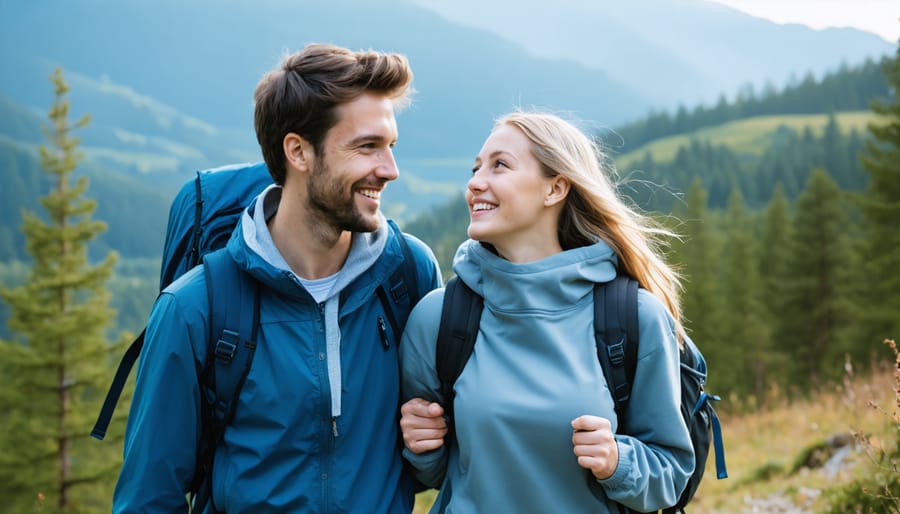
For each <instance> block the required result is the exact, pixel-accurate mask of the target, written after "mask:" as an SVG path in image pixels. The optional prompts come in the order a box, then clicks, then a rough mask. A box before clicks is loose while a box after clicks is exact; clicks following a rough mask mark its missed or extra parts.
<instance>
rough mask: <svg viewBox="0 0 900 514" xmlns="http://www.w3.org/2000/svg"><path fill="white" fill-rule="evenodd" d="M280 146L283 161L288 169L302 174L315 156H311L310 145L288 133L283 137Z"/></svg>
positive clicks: (295, 135)
mask: <svg viewBox="0 0 900 514" xmlns="http://www.w3.org/2000/svg"><path fill="white" fill-rule="evenodd" d="M282 145H283V147H284V160H285V162H286V163H287V164H288V165H289V166H290V167H292V168H295V169H297V170H299V171H302V172H306V171H308V170H309V167H310V164H311V163H312V161H313V159H314V158H315V156H314V155H313V150H312V145H311V144H309V142H308V141H307V140H306V139H304V138H302V137H300V136H298V135H297V134H294V133H293V132H289V133H288V134H287V135H286V136H284V141H282Z"/></svg>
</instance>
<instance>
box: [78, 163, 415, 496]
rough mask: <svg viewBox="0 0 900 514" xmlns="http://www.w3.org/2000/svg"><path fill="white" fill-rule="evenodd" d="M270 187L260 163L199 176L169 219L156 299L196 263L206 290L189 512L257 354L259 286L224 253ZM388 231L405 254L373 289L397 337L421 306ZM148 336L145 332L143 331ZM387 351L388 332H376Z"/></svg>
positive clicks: (140, 340) (102, 426)
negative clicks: (199, 432)
mask: <svg viewBox="0 0 900 514" xmlns="http://www.w3.org/2000/svg"><path fill="white" fill-rule="evenodd" d="M271 183H272V179H271V178H270V176H269V173H268V170H267V169H266V167H265V165H264V164H262V163H259V164H253V165H233V166H226V167H223V168H216V169H213V170H205V171H200V172H198V173H197V176H196V177H195V179H194V180H192V181H190V182H187V183H185V185H184V186H183V187H182V189H181V191H180V192H179V194H178V195H177V196H176V198H175V200H174V201H173V202H172V207H171V209H170V212H169V224H168V228H167V230H166V243H165V248H164V249H163V263H162V267H161V274H160V275H161V277H160V291H162V289H165V287H167V286H168V285H169V283H171V282H173V281H174V280H175V279H176V278H178V277H179V276H181V275H182V274H184V273H185V272H187V271H188V270H190V269H191V268H193V267H194V266H195V265H197V264H198V263H200V262H201V261H202V262H203V264H204V273H205V275H206V283H207V297H208V300H209V307H210V329H209V338H208V341H207V345H208V346H207V352H206V355H207V361H206V363H205V364H204V368H203V370H202V372H201V376H200V380H201V382H202V384H201V387H202V390H203V397H204V400H205V401H204V404H203V408H202V417H203V420H202V424H203V435H202V437H201V441H202V442H201V446H200V448H198V454H197V464H198V465H197V471H196V473H195V475H194V477H193V479H192V482H191V485H190V491H189V493H190V501H191V505H192V506H193V510H192V511H193V512H205V510H204V509H203V507H204V506H206V504H207V503H208V502H209V500H210V498H211V489H210V488H211V480H210V475H211V472H212V461H213V456H214V455H215V448H216V446H217V445H218V444H219V442H220V441H221V440H222V436H223V435H224V433H225V428H226V427H227V426H228V425H229V424H230V423H231V419H232V418H233V417H234V407H235V405H236V403H237V401H236V400H237V398H238V396H239V395H240V391H241V388H242V386H243V384H244V379H245V378H246V376H247V373H248V372H249V371H250V365H251V364H252V362H253V355H254V351H255V349H256V331H257V328H258V319H259V289H260V288H259V283H258V282H257V281H256V280H255V279H254V278H253V277H252V276H250V275H249V274H248V273H246V272H244V271H243V270H242V269H240V268H238V266H237V265H236V264H235V263H234V260H232V259H231V257H230V256H229V255H228V254H227V253H226V252H225V250H224V248H223V247H224V246H225V244H226V243H227V242H228V239H229V238H230V236H231V233H232V231H233V230H234V227H235V226H236V225H237V222H238V220H239V219H240V216H241V214H242V213H243V211H244V208H245V207H246V206H248V205H249V204H250V203H251V202H252V201H253V199H254V198H255V197H256V196H257V195H258V194H259V193H260V192H261V191H262V190H263V189H265V188H266V187H267V186H269V185H270V184H271ZM388 226H389V230H390V231H391V232H392V233H393V235H394V237H396V239H397V241H398V243H399V244H400V249H401V251H402V253H403V264H401V265H400V267H399V268H398V269H397V271H395V272H394V273H393V274H392V275H391V276H390V277H389V278H388V280H387V281H385V282H384V283H382V284H380V285H379V286H378V288H377V289H376V292H377V296H378V298H379V301H380V302H381V303H382V306H383V307H384V312H385V315H386V316H387V318H388V320H387V321H388V323H390V324H391V328H392V329H393V331H394V333H395V334H401V333H402V332H403V327H404V326H405V324H406V319H407V317H408V316H409V311H410V310H412V307H413V306H414V305H415V304H416V302H417V301H418V300H419V287H418V280H417V278H416V272H415V265H414V264H413V263H414V262H415V261H414V259H413V257H412V254H411V251H410V249H409V245H408V243H407V241H406V237H405V236H404V235H403V233H402V232H401V231H400V228H399V227H397V225H396V223H394V221H393V220H388ZM145 330H146V329H145ZM381 330H382V333H381V338H382V343H383V344H387V340H386V327H383V326H382V327H381ZM143 345H144V331H141V333H140V335H139V336H138V337H137V338H136V339H135V340H134V341H133V342H132V343H131V345H130V346H129V348H128V350H127V351H126V352H125V355H124V356H123V357H122V360H121V362H120V363H119V368H118V369H117V370H116V374H115V377H114V378H113V381H112V384H111V385H110V388H109V392H108V393H107V395H106V400H105V401H104V403H103V407H102V408H101V410H100V414H99V416H98V418H97V423H96V424H95V425H94V429H93V430H92V431H91V436H93V437H95V438H97V439H101V440H102V439H103V438H104V436H105V435H106V430H107V428H108V427H109V423H110V420H111V419H112V415H113V412H114V411H115V408H116V403H117V402H118V399H119V396H120V395H121V393H122V389H123V388H124V386H125V382H126V381H127V379H128V375H129V373H130V372H131V368H132V367H134V363H135V362H136V361H137V359H138V357H139V355H140V352H141V348H142V347H143Z"/></svg>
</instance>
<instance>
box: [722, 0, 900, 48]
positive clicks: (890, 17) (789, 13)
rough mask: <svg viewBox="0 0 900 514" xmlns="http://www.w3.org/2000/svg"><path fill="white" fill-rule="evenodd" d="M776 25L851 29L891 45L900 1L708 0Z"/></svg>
mask: <svg viewBox="0 0 900 514" xmlns="http://www.w3.org/2000/svg"><path fill="white" fill-rule="evenodd" d="M710 1H713V2H716V3H720V4H725V5H728V6H731V7H734V8H735V9H738V10H741V11H743V12H745V13H747V14H751V15H753V16H757V17H759V18H766V19H769V20H772V21H774V22H775V23H801V24H803V25H808V26H810V27H812V28H814V29H823V28H828V27H854V28H858V29H861V30H865V31H867V32H873V33H875V34H878V35H879V36H881V37H882V38H884V39H885V40H886V41H888V42H890V43H897V40H898V38H900V0H710Z"/></svg>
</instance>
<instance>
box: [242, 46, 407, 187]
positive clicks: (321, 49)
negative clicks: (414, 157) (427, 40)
mask: <svg viewBox="0 0 900 514" xmlns="http://www.w3.org/2000/svg"><path fill="white" fill-rule="evenodd" d="M412 78H413V75H412V70H411V69H410V67H409V62H408V61H407V59H406V57H404V56H403V55H401V54H396V53H382V52H376V51H374V50H362V51H357V52H354V51H351V50H348V49H346V48H342V47H339V46H335V45H328V44H315V43H314V44H310V45H307V46H306V47H304V48H303V49H302V50H300V51H299V52H296V53H293V54H291V55H288V56H287V57H285V58H284V60H283V61H282V62H281V65H280V66H279V67H278V68H276V69H274V70H272V71H270V72H268V73H266V75H265V76H263V78H262V79H261V80H260V81H259V84H257V86H256V91H255V92H254V93H253V100H254V104H255V110H254V125H255V127H256V139H257V140H258V141H259V146H260V148H261V150H262V154H263V159H264V160H265V161H266V166H267V167H268V168H269V173H270V174H271V175H272V179H273V180H274V181H275V183H276V184H279V185H284V177H285V173H286V169H285V157H284V148H283V146H282V145H283V141H284V137H285V136H286V135H287V134H289V133H291V132H293V133H295V134H297V135H299V136H300V137H302V138H304V139H306V140H307V141H308V142H309V143H310V144H311V145H313V149H314V150H315V152H316V155H321V154H322V141H323V140H324V139H325V134H326V133H328V130H329V129H331V127H333V126H334V125H335V124H337V122H338V119H337V115H336V113H335V108H336V107H337V106H339V105H340V104H343V103H346V102H349V101H352V100H354V99H356V98H357V97H359V96H360V95H361V94H363V93H367V92H371V93H378V94H383V95H384V96H386V97H388V98H390V99H392V100H393V101H394V102H395V105H396V106H397V107H403V106H404V105H405V103H406V101H407V100H408V95H409V93H410V84H411V83H412Z"/></svg>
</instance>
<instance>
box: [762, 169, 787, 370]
mask: <svg viewBox="0 0 900 514" xmlns="http://www.w3.org/2000/svg"><path fill="white" fill-rule="evenodd" d="M760 241H761V243H762V244H761V246H760V248H759V253H758V255H757V258H756V261H757V264H758V266H759V279H760V284H761V286H762V296H763V298H764V302H763V312H762V316H763V324H764V325H765V326H767V327H769V332H770V334H771V335H772V337H771V338H770V339H769V343H770V344H769V345H768V346H767V347H765V348H762V350H764V354H765V358H764V361H765V362H764V364H765V367H766V370H765V374H766V375H767V376H768V377H777V379H768V378H767V379H766V381H767V382H768V383H773V382H776V381H777V382H781V381H782V380H783V378H784V376H785V374H784V370H785V368H786V362H787V356H786V355H785V353H784V350H783V349H782V348H780V347H779V345H776V344H774V341H775V340H778V339H779V337H780V335H781V334H782V333H783V332H784V325H785V320H784V316H785V308H786V306H787V305H786V304H787V302H786V299H785V290H786V288H785V284H786V283H787V282H788V279H789V265H790V260H791V241H792V233H791V213H790V205H789V204H788V199H787V195H786V194H785V192H784V187H782V185H781V183H780V182H779V183H777V184H776V185H775V190H774V192H773V193H772V200H771V201H770V202H769V205H768V207H767V208H766V210H765V213H764V217H763V221H762V228H761V233H760Z"/></svg>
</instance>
